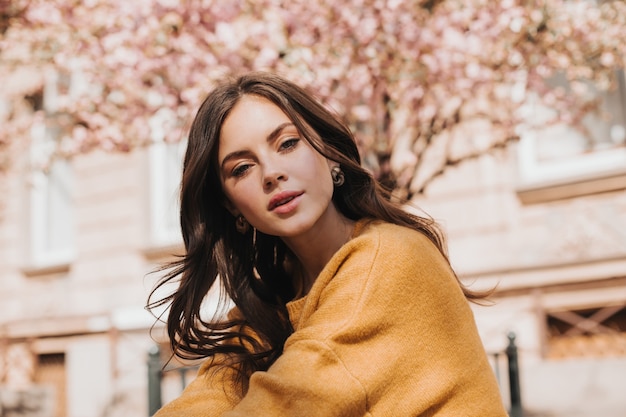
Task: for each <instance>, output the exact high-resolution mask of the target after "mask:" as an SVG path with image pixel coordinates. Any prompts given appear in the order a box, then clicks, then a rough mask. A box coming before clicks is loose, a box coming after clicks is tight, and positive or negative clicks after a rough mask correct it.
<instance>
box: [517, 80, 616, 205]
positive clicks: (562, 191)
mask: <svg viewBox="0 0 626 417" xmlns="http://www.w3.org/2000/svg"><path fill="white" fill-rule="evenodd" d="M617 81H618V85H617V89H616V90H615V91H610V92H607V93H602V94H598V93H595V95H596V97H599V99H600V100H601V105H600V111H599V113H598V114H589V115H587V116H585V118H584V119H583V121H582V124H583V126H584V128H585V129H586V131H587V134H583V133H582V132H580V131H579V130H577V129H574V128H573V127H571V126H566V125H563V124H560V125H554V126H549V127H544V128H539V129H535V130H533V131H529V132H526V133H524V134H523V135H522V138H521V140H520V143H519V145H518V163H519V171H518V172H519V188H518V195H519V196H520V199H521V200H522V201H523V202H525V203H532V202H539V201H547V200H554V199H560V198H568V197H574V196H578V195H585V194H592V193H597V192H605V191H612V190H615V189H623V188H626V83H625V80H624V73H623V72H619V73H618V74H617ZM554 83H556V84H563V85H562V86H565V85H566V84H565V82H564V81H563V80H559V79H555V81H554ZM549 114H550V110H549V109H546V108H541V107H540V106H535V107H534V108H532V109H531V110H530V114H529V118H530V119H531V120H532V121H533V122H534V123H541V121H542V120H545V117H546V115H549Z"/></svg>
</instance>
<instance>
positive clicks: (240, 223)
mask: <svg viewBox="0 0 626 417" xmlns="http://www.w3.org/2000/svg"><path fill="white" fill-rule="evenodd" d="M235 229H237V231H238V232H239V233H241V234H242V235H245V234H246V233H248V230H250V223H248V221H247V220H246V219H245V218H244V217H243V216H238V217H237V219H236V220H235Z"/></svg>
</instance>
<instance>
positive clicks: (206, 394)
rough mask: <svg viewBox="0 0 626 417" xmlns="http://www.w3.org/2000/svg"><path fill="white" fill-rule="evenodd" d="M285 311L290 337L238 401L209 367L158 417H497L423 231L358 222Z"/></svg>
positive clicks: (469, 334)
mask: <svg viewBox="0 0 626 417" xmlns="http://www.w3.org/2000/svg"><path fill="white" fill-rule="evenodd" d="M288 310H289V318H290V320H291V322H292V324H293V327H294V329H295V332H294V333H293V334H292V335H291V336H290V337H289V338H288V339H287V342H286V343H285V348H284V353H283V354H282V356H281V357H280V358H279V359H278V360H277V361H276V362H275V363H274V364H273V365H272V366H271V367H270V369H269V370H268V371H267V372H256V373H254V374H253V375H252V377H251V378H250V386H249V390H248V392H247V394H246V395H245V396H244V397H243V398H241V397H240V395H238V394H237V392H238V391H237V390H236V389H235V388H234V387H233V384H232V383H231V381H232V377H233V375H232V374H233V372H232V371H229V370H219V371H214V369H216V368H215V367H212V366H211V360H208V361H207V362H206V363H205V364H204V365H203V366H202V367H201V368H200V370H199V373H198V377H197V378H196V379H195V380H194V381H193V382H192V383H191V384H190V385H189V386H188V387H187V388H186V390H185V391H184V392H183V394H182V395H181V396H180V397H179V398H177V399H176V400H174V401H172V402H171V403H170V404H168V405H166V406H165V407H163V408H162V409H161V410H160V411H159V412H158V413H157V414H156V416H157V417H216V416H224V417H249V416H268V417H274V416H276V417H278V416H290V417H291V416H294V417H307V416H311V417H325V416H328V417H330V416H338V417H339V416H340V417H349V416H354V417H357V416H359V417H360V416H372V417H378V416H393V417H402V416H411V417H417V416H419V417H425V416H437V417H444V416H446V417H505V416H507V413H506V411H505V409H504V407H503V405H502V400H501V398H500V393H499V389H498V386H497V384H496V381H495V377H494V374H493V372H492V370H491V367H490V365H489V363H488V361H487V358H486V355H485V352H484V349H483V346H482V344H481V341H480V339H479V336H478V332H477V330H476V326H475V323H474V319H473V315H472V312H471V310H470V308H469V305H468V303H467V301H466V299H465V297H464V296H463V294H462V292H461V289H460V288H459V286H458V284H457V282H456V279H455V278H454V276H453V274H452V272H451V270H450V268H449V266H448V264H447V263H446V261H445V260H444V258H443V257H442V256H441V255H440V254H439V252H438V251H437V249H436V247H435V246H434V245H433V244H432V243H431V242H430V241H429V240H428V239H427V238H426V237H425V236H423V235H422V234H421V233H418V232H416V231H413V230H410V229H408V228H405V227H401V226H396V225H392V224H388V223H384V222H380V221H375V222H363V221H361V222H359V223H358V224H357V226H356V228H355V233H354V237H353V238H352V239H351V240H350V241H349V242H348V243H346V244H345V245H344V246H343V247H342V248H341V249H340V250H339V251H338V252H337V253H336V254H335V255H334V256H333V257H332V259H331V260H330V261H329V262H328V264H327V265H326V267H325V268H324V270H323V271H322V272H321V273H320V275H319V277H318V278H317V280H316V282H315V283H314V285H313V287H312V288H311V291H310V292H309V294H308V295H307V296H306V297H304V298H301V299H298V300H296V301H293V302H291V303H290V304H289V305H288Z"/></svg>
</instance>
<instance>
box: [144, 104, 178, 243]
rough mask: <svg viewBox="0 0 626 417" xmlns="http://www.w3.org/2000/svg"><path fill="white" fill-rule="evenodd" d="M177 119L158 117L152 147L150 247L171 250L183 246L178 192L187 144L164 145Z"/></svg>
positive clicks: (161, 114) (164, 113) (163, 113)
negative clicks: (172, 120) (173, 246)
mask: <svg viewBox="0 0 626 417" xmlns="http://www.w3.org/2000/svg"><path fill="white" fill-rule="evenodd" d="M173 117H174V115H173V114H171V113H170V112H169V111H167V110H162V111H159V112H157V113H156V114H155V116H154V117H153V119H152V121H151V122H152V123H151V131H152V141H153V144H152V145H151V146H150V149H149V158H150V179H149V181H150V211H151V216H150V245H151V246H153V247H163V246H171V245H175V244H177V243H179V242H181V233H180V225H179V220H178V219H179V216H178V211H179V202H178V197H179V191H180V181H181V173H182V160H183V154H184V151H185V147H186V142H184V141H181V142H173V143H172V142H166V141H164V137H165V134H164V130H165V129H168V128H171V127H170V126H169V123H170V121H171V119H172V118H173Z"/></svg>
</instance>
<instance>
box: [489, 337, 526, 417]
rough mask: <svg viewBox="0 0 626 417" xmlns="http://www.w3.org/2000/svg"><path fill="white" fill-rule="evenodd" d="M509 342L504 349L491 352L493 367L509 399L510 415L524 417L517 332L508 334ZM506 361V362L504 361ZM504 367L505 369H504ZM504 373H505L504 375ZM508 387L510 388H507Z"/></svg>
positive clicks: (502, 389)
mask: <svg viewBox="0 0 626 417" xmlns="http://www.w3.org/2000/svg"><path fill="white" fill-rule="evenodd" d="M507 337H508V339H509V343H508V345H507V347H506V349H505V350H504V351H501V352H495V353H490V356H491V358H492V359H493V361H492V363H493V368H494V372H495V374H496V378H497V379H498V384H499V385H500V390H501V391H502V395H503V397H505V398H506V397H507V395H508V400H509V416H511V417H523V416H524V414H523V411H522V393H521V388H520V373H519V360H518V354H517V345H516V344H515V333H513V332H511V333H509V334H508V335H507ZM503 362H504V363H503ZM503 368H504V369H505V370H504V371H503ZM503 373H505V375H504V376H503ZM507 388H508V389H507Z"/></svg>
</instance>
